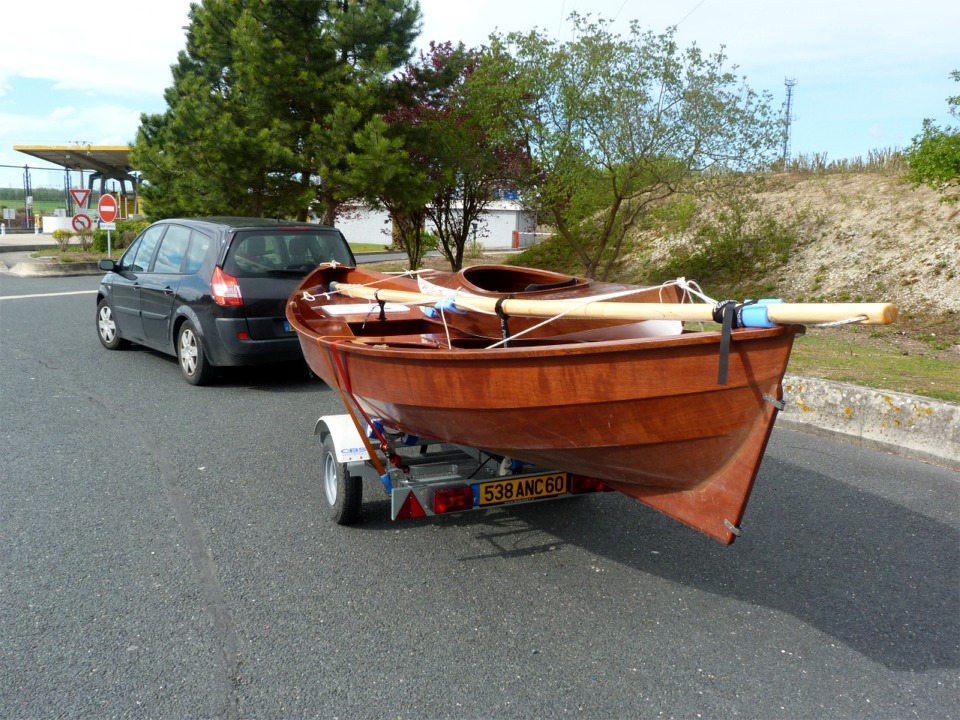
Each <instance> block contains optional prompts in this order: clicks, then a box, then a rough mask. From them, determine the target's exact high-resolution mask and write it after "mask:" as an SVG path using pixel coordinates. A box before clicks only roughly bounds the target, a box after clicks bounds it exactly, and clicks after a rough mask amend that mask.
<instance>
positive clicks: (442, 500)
mask: <svg viewBox="0 0 960 720" xmlns="http://www.w3.org/2000/svg"><path fill="white" fill-rule="evenodd" d="M472 507H473V488H471V487H470V486H463V487H452V488H444V489H443V490H437V491H436V492H435V493H434V494H433V512H435V513H436V514H437V515H442V514H443V513H449V512H458V511H460V510H470V509H471V508H472Z"/></svg>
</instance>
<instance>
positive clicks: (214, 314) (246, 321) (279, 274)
mask: <svg viewBox="0 0 960 720" xmlns="http://www.w3.org/2000/svg"><path fill="white" fill-rule="evenodd" d="M330 261H335V262H338V263H344V264H348V265H353V264H355V262H356V261H355V259H354V256H353V253H352V252H351V251H350V246H349V245H347V242H346V240H345V239H344V237H343V235H342V234H341V233H340V231H339V230H337V229H336V228H332V227H326V226H323V225H314V224H311V223H297V222H286V221H281V220H266V219H262V218H241V217H214V218H193V219H170V220H161V221H159V222H156V223H153V224H152V225H150V226H149V227H148V228H147V229H146V230H144V231H143V232H142V233H141V234H140V235H139V236H138V237H137V238H136V240H134V241H133V243H131V245H130V247H128V248H127V250H126V251H125V252H124V253H123V255H122V256H121V257H120V259H119V260H117V261H116V262H114V261H113V260H102V261H101V262H100V267H101V269H103V270H106V271H107V274H106V275H105V276H104V277H103V279H102V280H101V281H100V290H99V292H98V293H97V335H98V336H99V338H100V342H101V343H102V344H103V346H104V347H106V348H108V349H110V350H117V349H120V348H122V347H125V346H127V345H129V344H130V343H131V342H133V343H138V344H140V345H145V346H147V347H150V348H153V349H155V350H159V351H161V352H165V353H168V354H170V355H174V356H176V357H177V359H178V360H179V361H180V369H181V370H182V371H183V376H184V377H185V378H186V380H187V382H189V383H192V384H194V385H202V384H204V383H206V382H208V381H209V380H210V379H211V378H212V376H213V373H214V368H215V367H217V366H232V365H255V364H264V363H279V362H289V361H294V360H299V359H302V357H303V355H302V353H301V351H300V344H299V341H298V340H297V337H296V334H295V333H293V332H291V330H290V327H289V325H288V324H287V321H286V318H285V317H284V309H285V306H286V302H287V299H288V298H289V297H290V293H292V292H293V290H294V289H295V288H296V286H297V284H298V283H299V282H300V281H301V280H302V279H303V277H304V276H305V275H306V274H307V273H308V272H309V271H310V270H312V269H313V268H315V267H316V266H317V265H318V264H320V263H324V262H330Z"/></svg>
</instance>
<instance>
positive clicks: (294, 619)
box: [0, 276, 960, 719]
mask: <svg viewBox="0 0 960 720" xmlns="http://www.w3.org/2000/svg"><path fill="white" fill-rule="evenodd" d="M96 282H97V279H96V278H91V277H78V278H50V279H21V278H15V277H10V276H0V296H2V297H0V548H2V552H0V717H2V718H5V719H11V718H53V717H57V718H126V717H137V718H308V717H309V718H313V717H316V718H335V717H340V718H554V717H564V716H576V717H581V718H661V717H662V718H724V719H728V718H738V717H740V718H818V719H820V718H884V719H886V718H910V717H917V718H950V717H954V718H955V717H958V710H957V708H958V707H960V686H958V670H960V518H958V510H960V482H958V479H957V476H956V474H955V473H953V472H950V471H947V470H942V469H938V468H935V467H932V466H928V465H924V464H921V463H917V462H912V461H908V460H904V459H902V458H897V457H893V456H888V455H885V454H882V453H877V452H873V451H864V450H860V449H856V448H853V447H851V446H847V445H843V444H839V443H834V442H830V441H826V440H823V439H819V438H813V437H809V436H806V435H802V434H797V433H792V432H787V431H782V430H775V431H774V435H773V438H772V441H771V444H770V447H769V449H768V452H767V456H766V459H765V460H764V463H763V466H762V469H761V472H760V477H759V479H758V482H757V488H756V491H755V493H754V497H753V499H752V500H751V504H750V507H749V508H748V510H747V514H746V517H745V520H744V537H743V538H741V539H740V540H738V541H737V543H736V544H735V545H733V546H731V547H723V546H720V545H719V544H717V543H715V542H713V541H711V540H709V539H707V538H705V537H702V536H700V535H698V534H697V533H695V532H693V531H691V530H688V529H686V528H684V527H682V526H680V525H678V524H676V523H674V522H672V521H670V520H668V519H666V518H663V517H661V516H659V515H657V514H656V513H654V512H653V511H650V510H648V509H646V508H645V507H643V506H640V505H638V504H635V503H633V502H632V501H630V500H628V499H627V498H624V497H622V496H619V495H616V494H613V493H609V494H604V495H599V496H591V497H587V498H580V499H577V500H573V501H566V502H556V503H545V504H539V505H530V506H525V507H523V508H518V509H513V510H494V511H489V512H485V513H470V514H467V515H465V516H452V517H447V518H440V519H434V520H431V521H420V520H416V521H406V522H403V523H393V522H391V521H390V520H389V509H388V506H387V503H386V496H385V495H384V494H383V493H382V491H377V489H376V488H372V487H370V488H365V491H367V492H368V499H367V501H366V502H365V504H364V516H365V519H364V522H362V523H361V524H360V525H358V526H356V527H352V528H343V527H339V526H336V525H334V524H332V523H330V522H328V521H327V520H326V518H325V517H324V515H323V513H322V510H321V496H320V495H321V489H320V487H319V482H318V474H319V468H318V462H317V448H316V447H315V445H314V440H313V438H312V435H311V431H312V428H313V423H314V421H315V419H316V418H317V417H318V416H319V415H321V414H324V413H329V412H339V411H340V407H339V404H338V400H337V397H336V396H335V395H334V393H333V392H331V391H330V390H328V389H327V388H326V387H325V386H324V385H323V384H322V383H320V382H318V381H315V380H309V379H308V378H307V377H306V375H305V373H301V372H298V371H295V370H291V369H290V368H286V369H284V370H283V371H282V372H281V373H274V374H272V375H270V374H267V373H264V372H261V371H253V372H251V371H247V372H232V373H229V374H227V375H226V376H225V377H224V378H223V379H222V380H221V382H219V383H218V384H217V385H214V386H212V387H205V388H194V387H191V386H188V385H187V384H186V383H185V382H184V381H183V380H182V379H181V377H180V373H179V369H178V368H177V365H176V364H175V362H174V360H173V359H172V358H167V357H164V356H161V355H158V354H156V353H153V352H151V351H147V350H142V349H132V350H129V351H124V352H108V351H106V350H104V349H103V348H101V346H100V344H99V343H98V342H97V339H96V334H95V328H94V316H95V313H94V299H93V295H92V293H91V292H89V291H92V290H93V289H94V288H95V287H96ZM75 292H81V293H84V294H75V295H74V294H69V295H56V296H46V297H20V298H17V299H11V298H10V296H20V295H26V294H44V293H75Z"/></svg>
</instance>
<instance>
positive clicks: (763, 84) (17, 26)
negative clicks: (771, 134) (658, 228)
mask: <svg viewBox="0 0 960 720" xmlns="http://www.w3.org/2000/svg"><path fill="white" fill-rule="evenodd" d="M295 1H296V0H291V2H295ZM189 6H190V2H189V0H94V2H81V1H79V0H69V1H68V0H32V2H15V3H5V6H4V10H3V12H2V13H0V29H2V30H3V32H2V35H0V38H2V39H0V187H15V188H22V187H23V175H24V172H23V166H24V165H25V164H26V165H29V166H30V167H31V184H32V186H33V187H34V188H37V187H63V184H64V173H63V170H62V169H60V170H57V171H48V170H41V169H36V168H44V167H51V166H50V165H49V164H48V163H45V162H44V161H42V160H39V159H37V158H34V157H32V156H30V155H25V154H23V153H20V152H16V151H14V149H13V146H14V145H73V144H79V145H86V144H92V145H127V144H129V143H131V142H132V141H133V140H134V138H135V136H136V132H137V127H138V126H139V123H140V114H141V113H143V112H146V113H159V112H163V111H164V110H165V109H166V104H165V102H164V99H163V91H164V89H166V88H167V87H169V86H170V84H171V82H172V78H171V74H170V66H171V65H172V64H173V63H174V62H175V61H176V57H177V53H178V52H179V51H180V50H181V49H183V47H184V42H185V29H184V27H185V26H186V25H187V24H188V12H189ZM420 6H421V10H422V15H423V31H422V33H421V35H420V37H419V39H418V41H417V46H418V47H423V48H425V47H426V46H427V45H428V43H429V41H431V40H437V41H446V40H452V41H454V42H457V41H462V42H463V43H465V44H466V45H467V46H471V47H476V46H479V45H482V44H484V43H485V42H486V41H487V39H488V37H489V36H490V33H492V32H499V33H501V34H506V33H508V32H512V31H526V30H531V29H533V28H539V29H540V30H541V31H543V32H545V33H546V34H548V35H549V36H551V37H553V38H557V39H559V40H561V41H567V40H571V39H573V33H572V24H571V22H570V21H569V15H570V13H571V12H577V13H580V14H581V15H587V14H591V15H593V16H594V17H602V18H604V19H606V20H610V21H613V23H614V25H613V30H614V31H616V32H619V33H621V34H626V33H627V31H628V30H629V24H630V22H631V21H633V20H636V21H637V22H639V24H640V27H641V28H642V29H644V30H652V31H654V32H656V33H659V32H662V31H663V30H665V29H666V28H667V27H673V26H675V27H676V28H677V35H676V38H677V41H678V42H679V44H680V45H681V47H687V46H689V45H691V44H693V43H696V44H697V45H698V46H699V47H700V48H701V49H703V50H704V51H706V52H711V53H712V52H717V51H720V50H721V48H723V51H724V52H725V54H726V56H727V57H728V63H729V64H730V65H736V66H737V73H738V74H739V75H742V76H744V77H745V78H746V82H747V84H748V85H750V87H752V88H753V89H755V90H758V91H768V92H770V93H771V95H772V96H773V99H774V105H775V106H776V107H777V108H780V107H781V105H782V103H783V101H784V100H785V99H786V88H785V86H784V81H785V79H786V78H791V79H795V80H796V85H795V86H794V88H793V112H792V118H793V119H792V123H791V143H790V150H791V155H792V156H793V157H796V156H797V155H807V156H812V155H814V154H818V155H826V158H827V160H828V161H829V160H839V159H844V158H847V159H851V158H855V157H864V158H865V157H866V156H867V155H868V153H869V152H871V151H873V150H885V149H888V148H904V147H906V146H908V145H909V144H910V141H911V139H912V138H913V137H914V136H915V135H917V134H918V133H919V132H920V130H921V125H922V122H923V119H924V118H933V119H934V120H935V121H936V122H937V123H938V124H940V125H953V126H956V125H957V124H958V121H957V120H956V118H953V117H952V116H950V115H949V114H948V112H947V109H948V106H947V102H946V100H947V98H948V97H951V96H954V95H960V84H958V83H957V82H956V81H954V80H952V79H951V78H950V72H951V71H952V70H960V2H958V1H957V0H912V2H904V1H903V0H803V2H771V1H770V0H671V1H670V2H664V1H663V0H522V1H518V0H509V1H508V0H474V1H473V2H465V1H464V0H420ZM4 166H14V167H4ZM73 182H74V184H78V182H79V179H78V178H77V179H75V180H74V181H73Z"/></svg>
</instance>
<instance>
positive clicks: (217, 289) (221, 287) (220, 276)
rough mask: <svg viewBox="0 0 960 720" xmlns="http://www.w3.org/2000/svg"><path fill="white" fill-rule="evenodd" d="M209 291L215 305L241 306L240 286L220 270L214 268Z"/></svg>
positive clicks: (230, 276)
mask: <svg viewBox="0 0 960 720" xmlns="http://www.w3.org/2000/svg"><path fill="white" fill-rule="evenodd" d="M210 291H211V292H212V293H213V299H214V300H215V301H216V302H217V305H243V296H242V295H241V294H240V284H239V283H238V282H237V279H236V278H235V277H234V276H233V275H227V273H225V272H224V271H223V269H222V268H220V267H217V268H214V271H213V279H211V280H210Z"/></svg>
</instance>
